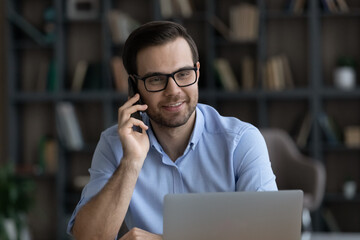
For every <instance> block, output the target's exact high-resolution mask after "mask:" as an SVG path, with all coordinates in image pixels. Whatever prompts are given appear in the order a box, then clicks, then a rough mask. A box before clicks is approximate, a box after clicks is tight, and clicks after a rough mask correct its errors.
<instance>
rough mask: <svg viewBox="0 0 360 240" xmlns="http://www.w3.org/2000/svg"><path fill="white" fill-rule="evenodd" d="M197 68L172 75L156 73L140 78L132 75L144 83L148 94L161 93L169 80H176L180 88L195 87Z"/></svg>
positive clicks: (182, 70)
mask: <svg viewBox="0 0 360 240" xmlns="http://www.w3.org/2000/svg"><path fill="white" fill-rule="evenodd" d="M197 70H198V68H197V67H185V68H181V69H179V70H177V71H176V72H173V73H170V74H161V73H154V74H151V75H149V76H145V77H139V76H137V75H134V74H133V75H132V76H134V77H135V78H136V79H140V80H142V81H144V86H145V89H146V91H148V92H160V91H163V90H164V89H166V87H167V85H168V82H169V78H170V77H171V78H172V79H174V81H175V83H176V85H178V86H179V87H187V86H190V85H193V84H194V83H196V81H197Z"/></svg>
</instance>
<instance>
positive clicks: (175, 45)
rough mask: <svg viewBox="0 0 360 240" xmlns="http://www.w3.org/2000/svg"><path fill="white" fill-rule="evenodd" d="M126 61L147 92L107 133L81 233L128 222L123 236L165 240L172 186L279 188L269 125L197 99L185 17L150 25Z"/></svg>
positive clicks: (196, 68) (101, 235) (82, 207)
mask: <svg viewBox="0 0 360 240" xmlns="http://www.w3.org/2000/svg"><path fill="white" fill-rule="evenodd" d="M123 60H124V66H125V68H126V70H127V72H128V73H129V76H130V77H131V80H132V81H133V83H134V84H135V86H136V87H137V91H138V94H135V96H133V97H131V98H129V100H128V101H127V102H126V103H125V104H124V105H123V106H121V107H120V108H119V111H118V124H117V125H116V126H113V127H111V128H109V129H107V130H106V131H104V132H103V133H102V135H101V138H100V141H99V143H98V146H97V148H96V150H95V153H94V157H93V161H92V165H91V168H90V170H89V172H90V175H91V179H90V182H89V183H88V184H87V186H86V187H85V188H84V190H83V193H82V196H81V200H80V202H79V204H78V206H77V207H76V209H75V211H74V214H73V216H72V219H71V220H70V222H69V226H68V231H69V232H70V231H71V232H72V233H73V235H74V236H75V237H76V238H77V239H114V238H116V236H117V233H118V231H119V228H120V226H121V225H122V223H123V221H125V223H126V225H127V227H128V228H129V229H130V231H129V232H128V233H127V234H126V235H125V236H124V237H123V238H121V239H161V234H162V231H163V229H162V226H163V222H162V221H163V220H162V219H163V218H162V211H163V198H164V196H165V195H166V194H168V193H188V192H222V191H223V192H224V191H268V190H277V187H276V183H275V176H274V174H273V172H272V169H271V165H270V161H269V157H268V153H267V149H266V144H265V142H264V139H263V137H262V136H261V134H260V132H259V131H258V130H257V129H256V128H255V127H254V126H252V125H250V124H248V123H245V122H242V121H240V120H238V119H235V118H230V117H222V116H220V115H219V114H218V113H217V112H216V110H215V109H213V108H212V107H210V106H207V105H203V104H198V81H199V76H200V63H199V60H198V51H197V48H196V45H195V43H194V41H193V40H192V38H191V37H190V36H189V35H188V34H187V32H186V30H185V29H184V28H183V27H182V26H181V25H179V24H176V23H172V22H163V21H160V22H151V23H148V24H145V25H143V26H141V27H140V28H138V29H137V30H135V31H134V32H133V33H132V34H131V35H130V36H129V38H128V40H127V41H126V43H125V46H124V52H123ZM140 98H141V102H142V103H143V104H138V103H137V102H138V101H139V100H140ZM137 111H141V112H143V113H142V121H141V120H138V119H136V118H134V117H132V116H131V114H133V113H135V112H137ZM134 126H137V127H140V128H141V129H142V131H140V132H138V131H134V130H133V127H134Z"/></svg>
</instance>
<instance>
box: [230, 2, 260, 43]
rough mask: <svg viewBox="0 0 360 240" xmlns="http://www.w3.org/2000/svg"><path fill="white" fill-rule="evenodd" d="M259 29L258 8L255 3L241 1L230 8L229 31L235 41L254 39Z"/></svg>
mask: <svg viewBox="0 0 360 240" xmlns="http://www.w3.org/2000/svg"><path fill="white" fill-rule="evenodd" d="M258 29H259V10H258V8H257V7H256V6H255V5H252V4H248V3H241V4H239V5H237V6H234V7H232V8H231V9H230V33H231V38H232V39H233V40H236V41H256V40H257V38H258Z"/></svg>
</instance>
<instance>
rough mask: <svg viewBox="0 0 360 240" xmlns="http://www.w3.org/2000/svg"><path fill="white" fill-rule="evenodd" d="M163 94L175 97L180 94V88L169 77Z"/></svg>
mask: <svg viewBox="0 0 360 240" xmlns="http://www.w3.org/2000/svg"><path fill="white" fill-rule="evenodd" d="M164 92H165V94H166V95H176V94H178V93H179V92H180V87H179V86H178V85H177V84H176V82H175V79H173V78H172V77H169V79H168V84H167V86H166V88H165V90H164Z"/></svg>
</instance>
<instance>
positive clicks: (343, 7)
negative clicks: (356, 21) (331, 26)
mask: <svg viewBox="0 0 360 240" xmlns="http://www.w3.org/2000/svg"><path fill="white" fill-rule="evenodd" d="M336 2H337V5H338V7H339V10H340V12H349V6H348V4H347V2H346V0H336Z"/></svg>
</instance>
